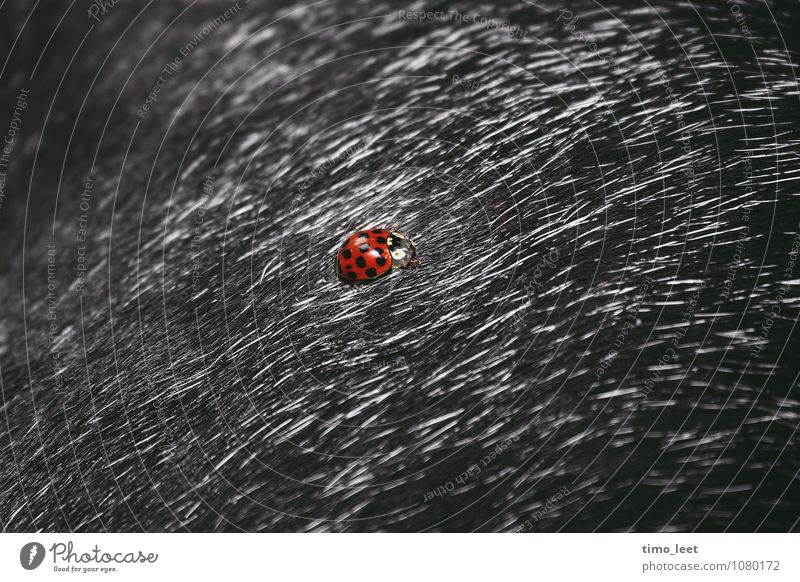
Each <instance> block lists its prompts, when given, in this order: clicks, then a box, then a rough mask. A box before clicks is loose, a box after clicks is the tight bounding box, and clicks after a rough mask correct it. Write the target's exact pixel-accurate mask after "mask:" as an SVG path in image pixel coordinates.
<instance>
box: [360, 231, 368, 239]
mask: <svg viewBox="0 0 800 582" xmlns="http://www.w3.org/2000/svg"><path fill="white" fill-rule="evenodd" d="M358 238H369V235H368V234H367V233H366V232H359V233H358Z"/></svg>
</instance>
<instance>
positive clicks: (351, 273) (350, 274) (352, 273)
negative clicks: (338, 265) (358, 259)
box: [347, 271, 356, 279]
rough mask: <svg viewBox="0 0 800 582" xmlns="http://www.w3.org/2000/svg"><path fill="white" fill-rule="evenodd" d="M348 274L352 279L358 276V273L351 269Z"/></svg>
mask: <svg viewBox="0 0 800 582" xmlns="http://www.w3.org/2000/svg"><path fill="white" fill-rule="evenodd" d="M347 276H348V277H350V278H351V279H355V278H356V274H355V273H354V272H353V271H350V272H349V273H347Z"/></svg>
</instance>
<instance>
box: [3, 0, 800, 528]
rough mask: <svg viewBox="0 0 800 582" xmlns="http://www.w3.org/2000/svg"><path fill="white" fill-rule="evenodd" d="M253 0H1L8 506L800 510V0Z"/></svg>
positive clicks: (554, 513) (598, 522)
mask: <svg viewBox="0 0 800 582" xmlns="http://www.w3.org/2000/svg"><path fill="white" fill-rule="evenodd" d="M234 4H235V3H234V2H218V1H203V2H195V3H190V2H157V3H154V4H152V5H145V4H144V3H136V2H124V1H123V2H120V3H119V4H117V5H115V6H113V7H111V8H109V9H108V10H107V12H106V14H103V15H99V14H97V9H95V10H96V12H95V14H96V16H98V18H97V20H98V21H95V20H94V19H92V18H90V17H89V16H88V14H87V11H89V10H92V8H91V6H92V3H89V2H82V3H81V2H79V3H77V4H75V5H70V4H68V3H62V2H55V1H52V0H51V1H43V2H39V3H29V2H6V3H4V4H3V5H2V8H0V23H2V24H0V26H2V27H3V32H2V33H0V46H1V47H2V48H3V49H4V51H3V53H2V54H3V55H5V56H6V57H7V58H6V61H5V64H4V68H3V70H2V87H3V90H2V92H0V114H2V117H0V132H4V131H5V129H6V128H7V127H8V123H10V121H11V119H12V116H13V111H14V108H15V103H17V101H18V99H17V98H18V95H19V92H20V90H21V89H23V88H25V89H28V90H29V91H30V97H29V99H28V106H27V109H25V111H24V114H23V116H22V117H23V119H22V125H21V130H20V131H19V133H18V135H17V137H16V140H15V143H14V148H13V153H12V155H11V157H10V160H9V165H8V181H7V186H6V190H5V192H6V198H5V199H4V201H3V204H2V206H1V207H0V226H2V229H3V233H4V235H5V241H4V242H5V244H4V248H5V251H4V252H3V254H2V265H1V266H0V268H1V269H2V271H1V273H2V275H1V276H2V280H0V294H2V295H0V298H2V300H3V305H5V314H4V316H3V319H2V327H0V365H1V366H2V368H1V369H0V373H1V374H2V376H1V380H2V413H3V426H4V428H3V432H4V436H3V439H2V440H1V441H0V519H2V526H3V527H4V529H6V530H8V531H25V530H48V531H51V530H52V531H69V530H73V531H101V530H111V531H139V530H146V531H183V530H190V531H238V530H248V531H379V530H384V531H387V530H388V531H422V530H426V531H427V530H446V531H453V530H455V531H469V530H484V531H513V530H521V531H557V530H564V531H593V530H600V531H617V530H635V531H662V530H663V531H686V530H700V531H723V530H729V531H754V530H758V531H763V530H769V531H789V530H794V531H797V530H798V529H799V527H798V519H800V496H799V494H800V483H798V469H799V468H800V464H799V463H798V459H797V455H796V447H797V445H798V435H797V428H798V420H799V419H800V396H799V395H798V394H799V392H798V390H799V388H798V371H800V366H798V360H797V353H798V341H797V330H796V321H797V317H798V306H800V302H798V299H800V298H799V297H798V295H799V294H798V288H799V282H800V264H795V266H794V267H792V270H791V271H787V269H788V268H789V265H790V262H791V261H792V260H793V259H792V257H793V256H795V255H792V250H793V245H794V244H795V241H797V240H800V239H798V233H800V225H798V220H800V199H799V198H798V177H800V172H798V170H800V159H798V151H800V150H799V148H800V140H799V139H798V137H799V134H798V120H799V118H798V98H799V97H800V93H799V92H798V85H797V79H796V72H797V71H796V65H795V64H796V63H797V61H798V51H797V45H796V41H795V38H794V36H796V35H795V34H794V31H796V30H797V23H798V22H797V16H798V13H799V12H800V11H798V8H797V6H796V5H793V4H789V3H786V4H784V3H777V2H774V3H773V2H760V1H759V2H756V1H746V0H737V1H736V2H735V3H734V2H728V3H726V2H721V1H719V2H692V3H676V2H660V3H657V4H655V3H653V2H650V3H648V2H646V1H644V2H633V3H628V2H619V1H612V2H609V3H599V4H598V3H594V2H588V1H583V0H581V1H575V2H572V3H571V4H570V5H568V6H564V5H561V4H558V3H556V2H553V1H551V0H547V1H545V2H537V3H527V2H524V1H516V2H509V1H501V2H492V3H483V2H477V3H466V2H442V3H439V4H436V5H429V4H428V5H425V4H423V3H417V4H414V5H413V6H409V5H401V4H396V3H389V2H384V1H378V2H376V1H373V0H370V1H366V0H346V1H345V0H341V1H339V0H328V1H324V2H321V3H317V4H314V5H313V6H311V7H304V5H303V4H302V3H299V2H295V1H294V0H291V1H282V2H272V1H271V2H263V3H262V2H257V1H256V0H253V1H252V2H250V3H248V4H245V3H244V2H240V9H238V10H236V12H235V14H232V15H231V16H230V17H228V18H226V19H224V21H222V22H219V24H217V25H215V26H214V27H213V29H211V30H210V32H209V33H208V34H203V32H202V31H203V29H204V27H207V26H208V24H209V23H210V22H214V21H215V20H216V19H218V18H219V17H220V15H221V14H223V13H224V12H225V10H228V9H230V8H231V7H232V6H233V5H234ZM733 6H736V7H737V8H738V11H735V10H734V9H733ZM420 10H425V11H430V12H440V13H441V14H440V15H439V16H437V15H436V14H433V15H431V17H430V18H428V17H427V16H424V17H420V16H418V15H413V14H412V16H411V17H409V16H408V11H420ZM459 14H460V15H461V16H458V15H459ZM465 15H466V16H465ZM482 18H486V19H490V20H486V21H483V20H481V19H482ZM90 26H92V28H91V30H90ZM744 27H746V29H745V28H744ZM206 29H207V30H209V29H208V28H206ZM198 35H200V37H199V38H198ZM187 46H188V47H190V48H189V49H188V50H187V49H186V48H185V47H187ZM182 48H184V50H187V55H186V56H185V57H183V58H182V59H181V60H180V62H179V63H178V64H175V58H176V57H179V56H181V49H182ZM170 63H173V64H174V67H173V69H168V68H166V67H168V65H170ZM160 75H161V76H162V78H163V79H164V80H163V81H162V82H163V86H162V87H160V88H159V92H158V94H157V95H156V98H155V99H150V101H149V102H148V94H149V93H150V92H151V90H152V89H153V87H154V86H156V84H157V82H158V79H159V76H160ZM145 106H147V107H148V109H147V110H145V109H143V108H144V107H145ZM137 112H140V113H137ZM82 202H84V203H88V208H87V207H86V204H84V206H83V207H82V206H81V203H82ZM370 227H380V228H390V229H395V228H396V229H399V230H401V231H402V232H404V233H406V234H407V235H408V236H409V237H410V238H411V240H413V242H414V245H415V247H416V249H417V251H418V254H419V256H420V259H421V262H422V264H421V266H420V267H419V268H417V269H412V270H406V271H404V272H402V273H400V274H396V275H393V276H391V277H388V278H386V279H382V280H380V281H376V282H375V283H373V284H369V285H365V286H362V287H359V288H350V287H347V286H345V285H343V284H341V283H339V282H338V281H337V278H336V273H335V267H334V264H335V263H334V257H335V254H336V252H337V250H338V247H339V245H340V244H341V241H342V240H343V238H344V237H345V236H346V235H347V234H349V233H351V232H354V231H355V230H357V229H359V228H370ZM81 233H85V236H82V234H81ZM80 238H85V240H83V241H82V240H79V239H80ZM49 245H52V247H50V246H49ZM81 245H83V247H81ZM50 249H53V250H52V254H50V255H48V252H49V251H50ZM48 259H50V262H49V263H48ZM795 259H796V256H795ZM79 264H84V265H86V268H87V270H86V272H85V276H83V272H82V271H80V270H79ZM48 267H50V271H49V272H48ZM48 276H49V277H50V280H49V281H48ZM48 283H49V284H50V289H48ZM48 291H49V292H50V297H49V298H48ZM51 325H52V327H51Z"/></svg>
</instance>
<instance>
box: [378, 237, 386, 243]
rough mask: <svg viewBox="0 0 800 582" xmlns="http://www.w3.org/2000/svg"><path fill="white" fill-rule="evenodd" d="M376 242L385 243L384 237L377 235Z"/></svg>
mask: <svg viewBox="0 0 800 582" xmlns="http://www.w3.org/2000/svg"><path fill="white" fill-rule="evenodd" d="M378 244H379V245H385V244H386V239H385V238H383V237H382V236H379V237H378Z"/></svg>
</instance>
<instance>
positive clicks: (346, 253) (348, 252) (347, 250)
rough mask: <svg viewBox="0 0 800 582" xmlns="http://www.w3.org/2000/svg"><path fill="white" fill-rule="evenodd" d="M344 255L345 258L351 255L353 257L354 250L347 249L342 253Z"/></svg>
mask: <svg viewBox="0 0 800 582" xmlns="http://www.w3.org/2000/svg"><path fill="white" fill-rule="evenodd" d="M342 256H343V257H344V258H345V259H349V258H350V257H352V256H353V252H352V251H351V250H350V249H346V250H345V251H344V252H343V253H342Z"/></svg>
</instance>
